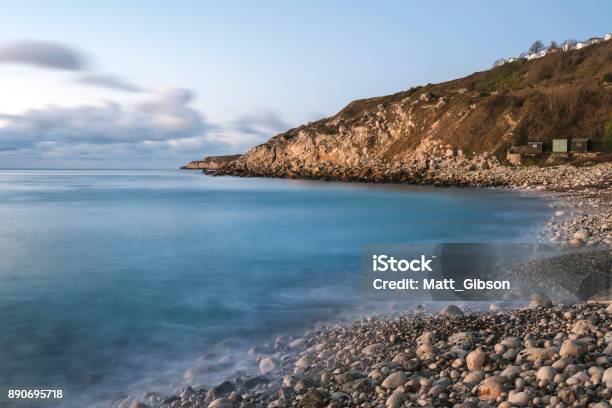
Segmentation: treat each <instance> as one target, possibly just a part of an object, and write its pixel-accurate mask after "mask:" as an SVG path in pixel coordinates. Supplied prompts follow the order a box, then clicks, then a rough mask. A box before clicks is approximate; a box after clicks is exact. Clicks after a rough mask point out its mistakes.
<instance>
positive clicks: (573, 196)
mask: <svg viewBox="0 0 612 408" xmlns="http://www.w3.org/2000/svg"><path fill="white" fill-rule="evenodd" d="M434 162H435V161H434ZM427 166H429V167H427V168H426V169H424V170H423V169H415V168H414V165H411V166H409V167H405V166H403V165H396V166H395V167H389V166H382V165H379V166H375V165H372V166H371V167H365V170H359V169H349V170H346V171H340V170H338V169H329V170H325V171H317V172H315V173H313V172H310V171H306V172H304V173H293V172H290V171H285V170H281V169H275V170H269V171H268V170H264V169H258V170H254V171H245V170H244V169H240V168H239V167H238V168H237V167H235V164H232V163H230V164H228V165H225V166H224V167H222V168H221V169H204V170H203V171H204V173H206V174H210V175H214V176H223V175H229V176H238V177H272V178H292V179H314V180H323V181H343V182H374V183H391V184H417V185H431V186H434V187H451V186H454V187H502V188H511V189H515V190H517V191H527V192H534V191H536V192H541V193H550V194H552V195H553V197H555V200H554V202H553V207H554V208H555V215H554V217H552V219H551V220H550V222H549V223H548V224H547V226H546V229H547V230H548V236H549V239H550V241H552V242H569V243H572V244H573V245H577V246H579V245H589V246H595V245H605V246H608V247H609V246H612V210H611V209H610V207H611V206H610V204H609V203H610V202H612V163H610V162H607V163H601V164H595V165H592V166H584V167H576V166H573V165H568V164H564V165H559V166H551V167H536V166H526V167H509V166H504V165H501V164H500V163H499V161H498V160H497V159H495V158H494V157H489V156H487V155H483V156H477V157H475V158H473V159H464V158H458V157H455V158H454V159H453V162H452V163H446V164H444V165H439V164H437V165H435V166H432V165H431V163H428V164H427Z"/></svg>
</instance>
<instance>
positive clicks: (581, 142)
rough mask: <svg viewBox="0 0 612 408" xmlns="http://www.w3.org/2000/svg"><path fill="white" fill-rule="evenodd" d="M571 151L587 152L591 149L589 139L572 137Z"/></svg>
mask: <svg viewBox="0 0 612 408" xmlns="http://www.w3.org/2000/svg"><path fill="white" fill-rule="evenodd" d="M571 146H572V152H588V151H589V150H590V149H591V139H589V138H588V137H585V138H574V139H572V144H571Z"/></svg>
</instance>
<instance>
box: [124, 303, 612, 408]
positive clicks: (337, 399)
mask: <svg viewBox="0 0 612 408" xmlns="http://www.w3.org/2000/svg"><path fill="white" fill-rule="evenodd" d="M492 305H496V306H491V309H490V311H487V312H483V311H472V312H465V313H464V311H462V310H461V309H460V308H458V307H457V306H454V305H448V306H446V307H444V308H443V309H442V310H440V311H438V312H437V313H433V314H427V313H426V312H425V310H424V309H423V308H422V307H420V306H419V307H417V308H416V309H415V311H414V312H401V313H389V314H379V315H372V316H369V317H367V318H363V319H355V320H352V321H349V322H339V323H336V324H331V325H326V326H323V327H320V328H317V329H314V330H310V331H307V332H306V333H305V334H304V335H303V336H299V337H296V336H293V337H286V336H278V337H276V338H275V339H274V340H273V341H272V342H270V343H268V344H266V345H263V346H260V347H256V348H253V349H251V350H250V352H249V356H250V358H251V361H252V363H253V364H254V365H256V366H258V367H259V373H258V374H252V375H248V374H245V373H237V374H235V375H234V376H231V377H230V378H228V380H226V381H224V382H222V383H220V384H218V385H216V386H214V387H210V388H203V387H195V388H192V387H191V386H188V387H184V388H182V389H181V390H180V391H178V392H177V393H176V394H174V395H170V396H162V395H160V394H156V393H147V394H145V395H143V398H142V399H141V400H140V402H132V403H131V405H121V406H129V407H130V408H144V407H209V408H220V407H221V408H230V407H231V408H238V407H240V408H256V407H269V408H275V407H276V408H278V407H292V406H296V407H302V408H306V407H338V408H339V407H347V406H355V407H363V408H374V407H382V406H386V407H388V408H400V407H429V406H436V407H438V406H449V407H451V406H453V407H461V408H472V407H473V408H475V407H477V406H500V407H504V408H509V407H513V406H545V405H546V406H555V405H556V404H559V403H561V404H568V405H571V404H573V403H576V402H579V403H580V404H581V406H587V404H590V405H588V406H589V407H597V408H600V407H606V406H608V405H605V404H604V405H592V404H595V403H598V402H602V401H605V400H606V399H609V398H610V397H611V396H612V392H611V391H612V368H611V360H612V359H611V357H610V355H612V336H610V332H609V330H608V328H609V326H610V324H612V305H609V306H606V305H603V304H586V303H579V304H574V305H553V304H552V303H551V301H550V299H548V298H547V297H546V296H545V295H540V294H538V295H534V297H533V298H532V302H531V303H530V304H529V305H527V306H526V307H522V308H519V309H512V310H506V311H500V309H499V307H498V306H497V304H495V303H494V304H492ZM479 403H481V404H482V403H485V404H486V405H478V404H479ZM491 404H492V405H491ZM568 405H565V406H568Z"/></svg>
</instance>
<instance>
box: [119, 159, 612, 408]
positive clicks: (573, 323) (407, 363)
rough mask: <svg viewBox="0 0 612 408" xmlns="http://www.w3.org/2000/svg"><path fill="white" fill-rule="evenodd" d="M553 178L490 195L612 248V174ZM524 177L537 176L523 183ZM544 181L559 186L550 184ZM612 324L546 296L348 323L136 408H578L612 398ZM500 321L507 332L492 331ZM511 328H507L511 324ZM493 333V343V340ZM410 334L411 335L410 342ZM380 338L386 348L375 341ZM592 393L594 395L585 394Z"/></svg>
mask: <svg viewBox="0 0 612 408" xmlns="http://www.w3.org/2000/svg"><path fill="white" fill-rule="evenodd" d="M548 169H549V171H550V168H548ZM553 169H556V170H552V174H548V175H542V174H533V173H535V172H537V171H536V170H535V169H529V171H527V172H526V173H528V174H529V173H531V174H530V176H531V177H533V179H536V180H537V179H540V182H539V183H538V184H536V183H533V184H530V183H523V185H517V183H515V184H513V185H509V184H506V185H495V186H488V187H495V188H500V187H501V188H509V189H512V190H515V191H517V192H525V193H538V194H546V195H549V196H550V197H551V198H552V200H551V201H552V202H551V204H550V206H551V211H553V212H554V215H553V217H552V218H551V219H550V220H549V221H548V222H547V223H546V225H544V226H543V227H544V232H545V234H546V236H547V237H548V238H549V239H550V241H552V242H570V243H572V244H573V245H576V246H582V245H586V246H607V247H609V246H611V245H612V239H611V233H610V226H609V221H610V217H611V215H610V209H609V207H610V206H609V205H608V204H607V203H609V202H611V201H612V186H611V185H610V182H609V181H608V180H610V179H612V177H611V176H612V166H611V165H610V164H609V163H606V164H602V165H597V166H595V167H593V168H576V167H570V168H569V169H568V168H567V167H563V166H562V167H561V169H559V168H558V167H557V168H553ZM544 170H545V171H546V168H545V169H544ZM593 170H594V171H593ZM568 172H569V173H573V174H572V176H573V178H572V180H573V181H574V182H571V183H570V182H569V181H563V182H560V181H559V180H563V179H565V178H564V177H563V175H564V174H565V175H568V174H567V173H568ZM216 175H219V174H218V173H217V174H216ZM521 177H522V178H524V177H527V176H526V175H522V176H520V177H519V178H517V179H520V178H521ZM542 178H544V179H547V178H548V179H550V178H552V179H556V182H553V183H550V182H548V181H545V182H544V183H542V180H541V179H542ZM565 180H568V179H565ZM460 186H461V187H466V185H460ZM467 187H476V186H470V185H468V186H467ZM585 230H587V231H588V232H585ZM430 306H431V304H430ZM502 307H503V303H502ZM583 317H585V318H583ZM611 317H612V306H609V307H607V308H606V306H604V305H600V304H590V303H586V302H584V303H582V302H581V303H577V304H574V305H561V304H557V305H555V306H553V305H552V302H551V301H550V299H548V298H547V297H546V296H545V295H541V294H536V295H534V298H533V301H532V304H531V305H530V307H528V308H518V309H515V308H513V309H510V310H506V311H504V312H500V307H499V305H498V304H497V303H493V304H491V311H490V312H485V313H483V312H476V313H470V314H467V313H466V314H464V312H463V311H461V310H460V309H458V308H456V307H454V306H451V307H447V308H445V309H444V310H443V311H441V312H439V313H437V314H429V315H426V314H425V313H423V309H420V308H417V310H416V312H414V313H411V312H408V313H406V312H404V313H401V314H399V315H386V314H384V315H377V316H371V317H369V318H368V319H366V320H362V319H351V320H349V321H348V322H347V321H344V322H342V321H340V322H338V323H336V324H332V325H328V326H326V327H325V328H319V329H316V330H310V331H307V332H306V334H305V335H304V336H303V337H293V338H287V337H284V336H279V337H277V338H276V339H275V340H274V341H273V342H271V343H270V344H267V345H264V346H262V347H255V348H253V349H252V350H250V352H249V356H250V357H251V363H252V364H253V365H254V370H253V371H254V372H257V366H258V367H259V374H254V373H253V371H251V372H250V373H251V375H249V374H248V373H247V374H245V373H244V372H243V373H237V374H235V375H234V376H231V377H228V380H227V381H224V382H222V383H220V384H218V385H216V386H214V387H210V388H202V387H195V388H192V387H191V386H188V387H184V388H182V389H180V390H177V393H176V394H174V395H170V396H161V395H158V394H153V393H149V394H148V399H147V400H144V401H143V400H140V401H141V402H133V403H132V405H128V406H130V407H131V408H145V407H183V406H185V407H210V408H230V407H232V408H238V407H240V408H254V407H269V408H275V407H294V406H296V407H345V406H359V407H363V408H368V407H371V408H374V407H381V406H386V407H390V408H399V407H404V406H407V407H419V406H456V407H461V408H471V407H476V406H477V405H478V403H481V404H482V403H485V404H493V405H495V406H500V407H511V406H526V405H542V406H544V405H547V404H548V405H551V406H553V405H555V404H559V403H561V404H569V405H571V404H573V403H576V402H577V401H578V402H589V403H593V404H594V403H596V402H599V401H603V400H605V399H609V398H610V397H611V396H612V392H611V389H612V368H610V365H611V363H612V359H611V358H610V357H609V356H610V355H612V336H610V335H609V327H610V324H611V320H610V319H611ZM543 320H550V321H552V322H553V323H554V324H556V325H557V329H555V330H553V331H552V332H551V331H550V329H548V331H547V332H545V334H544V335H543V336H542V334H541V333H540V331H539V325H540V324H541V321H543ZM398 321H399V322H401V324H399V325H398V323H397V322H398ZM491 321H495V322H497V323H498V324H495V325H491V324H490V322H491ZM500 321H501V322H506V323H505V326H504V325H501V324H499V323H500ZM508 321H518V322H519V323H520V324H525V323H524V322H525V321H527V322H528V325H529V328H530V329H533V328H535V330H531V331H529V330H528V331H527V335H524V336H523V337H522V338H521V337H520V336H514V337H513V336H510V335H511V334H517V333H516V332H513V331H512V330H510V331H508V328H507V326H508V323H507V322H508ZM589 322H590V323H589ZM549 326H550V324H548V325H547V326H546V327H549ZM440 328H444V329H443V330H440ZM500 328H502V329H503V331H500V330H498V329H500ZM425 329H429V330H425ZM460 330H467V331H460ZM483 330H485V332H486V333H488V334H487V336H486V338H485V337H484V336H483V335H482V332H483ZM406 331H408V332H409V334H408V335H402V334H400V333H401V332H406ZM440 331H441V332H442V333H440ZM371 333H374V337H375V339H371V338H370V337H371ZM432 333H433V334H432ZM453 333H455V334H454V335H453ZM521 334H523V333H521ZM429 336H433V337H436V336H438V338H436V339H434V340H429V343H428V342H427V341H424V340H423V337H429ZM419 339H420V340H419ZM338 342H340V343H339V344H341V345H344V346H343V347H340V346H339V345H338ZM368 342H370V344H366V343H368ZM457 342H458V343H457ZM381 344H382V346H381ZM509 344H510V345H512V346H513V347H510V346H509ZM566 344H567V345H566ZM445 347H446V349H445ZM568 347H570V348H571V347H573V348H574V349H577V350H578V351H577V352H576V353H578V354H576V355H563V356H561V355H560V353H561V350H563V349H564V348H568ZM347 348H348V349H349V350H350V352H346V351H347ZM368 350H372V351H371V352H370V351H368ZM481 352H482V353H481ZM428 353H429V354H428ZM474 353H477V354H478V356H479V357H478V358H476V357H474V358H472V360H473V359H477V360H478V359H481V358H484V360H485V361H486V362H487V363H488V364H489V365H485V364H486V363H483V364H482V367H480V368H479V369H477V370H476V369H471V368H469V365H470V364H471V363H468V362H467V361H468V360H470V358H469V357H468V356H470V355H474ZM483 353H484V354H483ZM564 354H566V353H565V352H564ZM482 355H484V357H482ZM521 356H527V357H526V358H523V357H521ZM533 356H535V357H533ZM450 357H452V360H449V358H450ZM343 359H348V360H345V361H344V362H342V360H343ZM519 360H520V361H519ZM330 364H331V366H330ZM568 367H570V369H568ZM551 372H552V373H554V375H552V376H551V374H550V373H551ZM504 373H505V374H504ZM549 377H550V378H549ZM396 380H397V381H396ZM585 384H586V385H585ZM585 387H586V390H588V391H589V393H586V394H585V393H584V392H583V390H584V389H585ZM585 395H586V396H585ZM594 395H595V397H593V396H594ZM555 398H556V399H555ZM486 406H490V405H486ZM606 406H608V405H593V407H606Z"/></svg>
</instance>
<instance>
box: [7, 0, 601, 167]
mask: <svg viewBox="0 0 612 408" xmlns="http://www.w3.org/2000/svg"><path fill="white" fill-rule="evenodd" d="M610 16H612V2H610V1H605V0H601V1H573V2H570V1H539V2H533V1H513V2H501V1H499V2H491V1H463V2H453V1H436V2H417V1H380V2H372V1H348V0H346V1H340V0H338V1H331V2H330V1H316V0H315V1H311V0H309V1H297V0H296V1H266V0H261V1H256V2H255V1H235V2H219V1H215V2H212V1H211V2H208V1H187V0H181V1H175V2H170V1H152V0H147V1H138V0H132V1H112V0H107V1H97V2H96V1H91V2H83V1H62V0H57V1H53V2H40V1H28V0H25V1H24V0H22V1H19V2H4V4H3V5H2V24H1V26H0V168H135V169H138V168H176V167H178V166H179V165H181V164H183V163H186V162H188V161H191V160H196V159H200V158H201V157H203V156H208V155H216V154H230V153H242V152H245V151H247V150H248V149H249V148H250V147H252V146H254V145H256V144H259V143H262V142H264V141H265V140H267V139H268V138H270V137H271V136H274V135H275V134H277V133H280V132H283V131H285V130H287V129H289V128H292V127H295V126H299V125H300V124H303V123H307V122H309V121H314V120H317V119H320V118H323V117H327V116H331V115H333V114H335V113H336V112H338V111H339V110H340V109H342V107H344V106H345V105H346V104H348V103H349V102H350V101H351V100H354V99H358V98H367V97H373V96H379V95H385V94H390V93H395V92H398V91H401V90H405V89H408V88H410V87H412V86H416V85H423V84H426V83H430V82H431V83H437V82H442V81H446V80H451V79H454V78H457V77H461V76H465V75H468V74H470V73H472V72H475V71H482V70H485V69H488V68H489V67H490V66H491V64H492V63H493V62H494V61H495V60H496V59H498V58H500V57H510V56H517V55H518V54H520V53H521V52H523V51H525V50H527V49H528V48H529V46H530V45H531V43H533V42H534V41H535V40H542V41H543V42H544V43H545V44H548V43H549V42H550V41H551V40H555V41H557V42H561V41H563V40H565V39H569V38H574V39H578V40H580V39H586V38H588V37H591V36H594V35H598V36H603V34H604V33H606V32H609V31H612V23H610V21H612V20H610Z"/></svg>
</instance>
